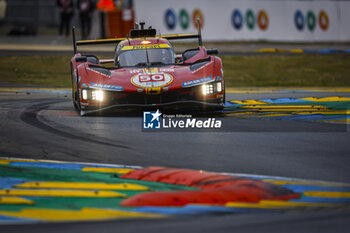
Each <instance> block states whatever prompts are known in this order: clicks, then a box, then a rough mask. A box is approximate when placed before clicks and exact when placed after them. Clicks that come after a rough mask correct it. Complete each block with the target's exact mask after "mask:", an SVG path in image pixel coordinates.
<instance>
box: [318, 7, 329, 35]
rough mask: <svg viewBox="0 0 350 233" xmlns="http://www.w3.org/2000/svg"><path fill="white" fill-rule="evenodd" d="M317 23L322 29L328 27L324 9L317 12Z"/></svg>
mask: <svg viewBox="0 0 350 233" xmlns="http://www.w3.org/2000/svg"><path fill="white" fill-rule="evenodd" d="M318 24H319V25H320V28H321V29H322V30H323V31H326V30H327V29H328V27H329V18H328V15H327V13H326V12H325V11H324V10H321V11H320V13H319V14H318Z"/></svg>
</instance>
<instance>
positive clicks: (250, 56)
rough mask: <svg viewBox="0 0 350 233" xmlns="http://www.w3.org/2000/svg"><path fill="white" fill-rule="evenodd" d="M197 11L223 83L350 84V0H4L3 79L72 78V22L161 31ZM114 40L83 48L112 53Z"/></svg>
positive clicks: (87, 35)
mask: <svg viewBox="0 0 350 233" xmlns="http://www.w3.org/2000/svg"><path fill="white" fill-rule="evenodd" d="M197 18H199V19H200V21H201V28H202V36H203V39H204V41H205V46H206V47H207V48H218V49H219V55H220V56H221V58H222V60H223V63H224V71H225V74H226V79H227V83H226V85H229V86H235V87H236V86H350V80H349V78H348V77H349V75H350V69H349V67H350V66H349V64H350V56H349V54H350V27H349V22H350V0H339V1H338V0H177V1H174V0H0V73H1V77H0V81H2V82H3V83H4V82H11V83H13V82H18V83H19V82H20V83H33V84H39V85H52V86H60V87H69V86H70V85H71V82H70V78H69V77H70V73H69V60H70V58H71V55H72V53H73V49H72V33H71V28H72V26H75V27H76V31H77V39H78V40H79V39H100V38H115V37H126V35H127V34H128V33H129V30H130V29H132V28H133V27H134V23H135V22H137V21H141V20H142V21H145V23H146V27H149V26H152V27H153V28H155V29H157V31H158V34H162V35H164V34H178V33H196V32H197V23H196V19H197ZM172 44H173V45H174V49H175V52H176V53H177V54H179V53H182V52H183V51H185V50H186V49H189V48H193V47H197V46H198V44H197V42H196V41H195V40H193V41H188V40H186V41H175V42H174V43H172ZM114 48H115V45H114V44H111V45H98V46H81V47H79V51H80V52H82V53H83V54H84V53H86V54H95V55H97V56H99V57H100V58H111V57H113V56H114ZM326 54H327V55H329V56H325V55H326ZM23 55H26V58H24V57H23ZM261 55H264V56H261ZM265 55H266V56H265ZM270 55H277V56H270ZM291 55H293V56H291ZM48 56H51V57H48ZM267 56H268V57H267ZM25 59H27V60H26V61H25ZM50 59H51V61H52V62H51V63H52V65H51V66H50V65H49V62H48V61H49V60H50ZM18 61H20V62H21V66H20V67H19V66H18ZM33 62H35V65H33ZM26 64H27V68H25V67H26ZM48 72H50V73H51V72H52V74H51V75H49V76H48V75H47V73H48ZM29 74H32V76H31V77H29V76H30V75H29ZM49 80H51V81H49Z"/></svg>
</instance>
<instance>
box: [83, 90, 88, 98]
mask: <svg viewBox="0 0 350 233" xmlns="http://www.w3.org/2000/svg"><path fill="white" fill-rule="evenodd" d="M82 97H83V99H84V100H87V99H88V93H87V90H86V89H83V91H82Z"/></svg>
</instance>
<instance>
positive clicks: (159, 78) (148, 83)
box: [131, 73, 173, 88]
mask: <svg viewBox="0 0 350 233" xmlns="http://www.w3.org/2000/svg"><path fill="white" fill-rule="evenodd" d="M172 81H173V77H172V76H171V75H170V74H167V73H152V74H142V73H141V74H137V75H135V76H133V77H132V78H131V83H132V84H134V85H135V86H137V87H143V88H148V87H163V86H166V85H168V84H170V83H171V82H172Z"/></svg>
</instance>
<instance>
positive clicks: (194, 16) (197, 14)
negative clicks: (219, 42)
mask: <svg viewBox="0 0 350 233" xmlns="http://www.w3.org/2000/svg"><path fill="white" fill-rule="evenodd" d="M197 19H199V20H200V22H201V28H203V26H204V16H203V13H202V12H201V11H200V10H199V9H194V10H193V13H192V22H193V25H195V27H196V28H198V23H197Z"/></svg>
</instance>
